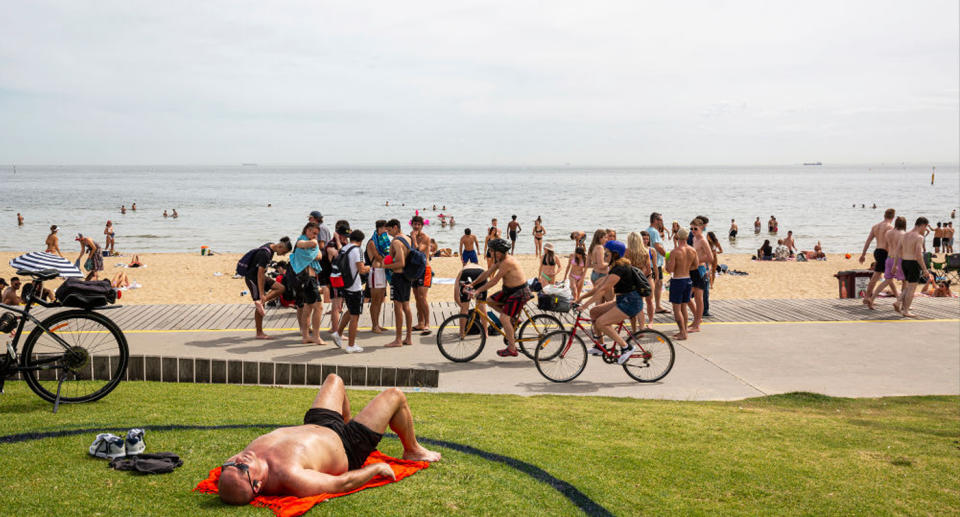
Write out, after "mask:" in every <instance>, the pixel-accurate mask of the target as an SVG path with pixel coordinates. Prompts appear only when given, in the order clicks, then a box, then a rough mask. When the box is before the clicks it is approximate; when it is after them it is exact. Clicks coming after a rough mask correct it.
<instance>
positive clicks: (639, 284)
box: [630, 266, 653, 298]
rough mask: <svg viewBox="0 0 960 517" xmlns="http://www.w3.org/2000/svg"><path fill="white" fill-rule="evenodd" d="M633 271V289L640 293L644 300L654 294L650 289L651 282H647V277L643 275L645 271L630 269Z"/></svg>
mask: <svg viewBox="0 0 960 517" xmlns="http://www.w3.org/2000/svg"><path fill="white" fill-rule="evenodd" d="M630 269H632V270H633V289H634V290H635V291H637V292H638V293H640V296H641V297H642V298H646V297H647V296H650V295H651V294H653V289H651V288H650V281H649V280H647V275H644V274H643V271H640V269H639V268H636V267H632V266H631V267H630Z"/></svg>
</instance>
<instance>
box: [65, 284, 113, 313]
mask: <svg viewBox="0 0 960 517" xmlns="http://www.w3.org/2000/svg"><path fill="white" fill-rule="evenodd" d="M55 294H56V297H57V301H58V302H60V304H61V305H64V306H66V307H83V308H91V307H103V306H104V305H110V304H111V303H113V302H115V301H117V290H116V289H114V288H113V286H112V285H110V281H109V280H97V281H93V280H91V281H89V282H88V281H85V280H80V279H79V278H68V279H66V280H65V281H64V282H63V284H62V285H61V286H60V287H58V288H57V291H56V293H55Z"/></svg>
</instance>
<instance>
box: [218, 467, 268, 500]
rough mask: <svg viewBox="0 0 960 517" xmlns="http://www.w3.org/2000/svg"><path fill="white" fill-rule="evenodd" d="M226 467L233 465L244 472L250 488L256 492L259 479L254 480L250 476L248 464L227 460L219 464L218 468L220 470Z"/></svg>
mask: <svg viewBox="0 0 960 517" xmlns="http://www.w3.org/2000/svg"><path fill="white" fill-rule="evenodd" d="M227 467H234V468H236V469H237V470H239V471H240V472H243V473H244V474H246V475H247V481H248V482H249V483H250V490H252V491H253V492H254V493H256V492H257V487H258V486H260V481H254V480H253V479H251V478H250V465H247V464H246V463H241V462H239V461H228V462H226V463H224V464H223V465H221V466H220V470H221V471H222V470H223V469H225V468H227Z"/></svg>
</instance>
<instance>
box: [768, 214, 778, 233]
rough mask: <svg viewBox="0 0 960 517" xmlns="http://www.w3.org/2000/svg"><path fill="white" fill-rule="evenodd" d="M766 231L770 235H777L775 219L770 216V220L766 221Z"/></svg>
mask: <svg viewBox="0 0 960 517" xmlns="http://www.w3.org/2000/svg"><path fill="white" fill-rule="evenodd" d="M767 231H768V232H770V233H777V218H776V217H774V216H772V215H771V216H770V220H769V221H767Z"/></svg>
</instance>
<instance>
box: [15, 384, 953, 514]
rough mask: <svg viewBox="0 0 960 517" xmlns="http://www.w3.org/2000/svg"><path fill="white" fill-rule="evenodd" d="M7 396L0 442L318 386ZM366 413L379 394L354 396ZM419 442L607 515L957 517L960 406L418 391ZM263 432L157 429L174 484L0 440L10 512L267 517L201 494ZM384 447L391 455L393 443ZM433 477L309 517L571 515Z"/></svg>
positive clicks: (193, 414) (457, 478)
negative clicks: (547, 478)
mask: <svg viewBox="0 0 960 517" xmlns="http://www.w3.org/2000/svg"><path fill="white" fill-rule="evenodd" d="M6 388H7V392H6V394H5V395H3V396H2V397H0V413H2V415H3V418H2V420H0V435H4V436H5V435H10V434H16V433H25V432H33V431H38V432H39V431H55V430H65V429H83V428H97V429H102V430H111V431H113V432H115V433H116V434H121V432H120V431H121V430H123V429H126V428H129V427H134V426H147V425H168V424H190V425H222V424H259V423H264V424H298V423H300V421H301V419H302V417H303V413H304V411H305V410H306V409H307V407H308V406H309V404H310V402H311V400H312V398H313V395H314V390H312V389H294V388H266V387H245V386H244V387H240V386H223V385H192V384H181V385H178V384H161V383H144V382H125V383H122V384H121V385H120V386H119V388H117V390H116V391H115V392H113V393H112V394H110V395H109V396H108V397H107V398H106V399H105V400H103V401H100V402H97V403H94V404H86V405H67V406H61V409H60V412H59V414H56V415H54V414H52V413H51V412H50V410H51V405H50V404H47V403H44V402H43V401H41V400H40V399H39V398H38V397H36V396H35V395H33V393H32V392H30V391H29V389H28V388H27V387H26V385H25V384H23V383H22V382H9V383H7V386H6ZM349 394H350V397H351V405H352V406H353V408H354V411H355V412H356V411H358V410H359V409H360V408H362V407H363V405H364V404H366V402H367V401H368V400H369V399H370V398H372V397H373V395H374V394H375V392H373V391H350V392H349ZM409 399H410V404H411V406H412V408H413V414H414V419H415V423H416V426H417V432H418V434H419V435H421V436H424V437H429V438H432V439H436V440H445V441H449V442H456V443H460V444H465V445H470V446H472V447H475V448H477V449H481V450H484V451H488V452H492V453H496V454H500V455H504V456H509V457H512V458H516V459H518V460H521V461H524V462H527V463H530V464H533V465H535V466H537V467H539V468H541V469H543V470H544V471H546V472H548V473H550V474H551V475H553V476H555V477H556V478H558V479H560V480H562V481H565V482H568V483H570V484H572V485H573V486H574V487H576V488H577V489H579V490H580V491H581V492H582V493H584V494H585V495H586V496H587V497H589V498H590V499H592V500H593V501H594V502H596V503H597V504H599V505H601V506H602V507H604V508H606V509H607V510H609V511H610V512H611V513H613V514H615V515H657V514H672V515H691V514H694V515H696V514H726V515H730V514H740V515H756V514H770V515H787V514H808V515H810V514H813V515H820V514H834V515H840V514H843V515H849V514H865V515H884V514H918V515H930V514H941V515H951V514H952V515H957V514H960V397H902V398H899V397H898V398H882V399H837V398H830V397H823V396H819V395H812V394H791V395H781V396H772V397H765V398H758V399H750V400H743V401H737V402H673V401H648V400H631V399H614V398H601V397H557V396H537V397H518V396H502V395H461V394H435V393H410V394H409ZM263 432H266V431H265V430H264V429H231V430H175V431H147V434H146V443H147V451H148V452H160V451H172V452H176V453H178V454H180V456H181V457H182V458H183V460H184V465H183V466H182V467H181V468H179V469H177V471H175V472H174V473H172V474H166V475H160V476H137V475H133V474H131V473H128V472H117V471H113V470H111V469H109V468H108V467H107V462H106V460H100V459H95V458H92V457H90V456H88V454H87V447H88V446H89V445H90V443H91V442H92V441H93V438H94V437H95V436H96V432H88V433H83V434H80V435H75V436H65V437H59V438H47V439H42V440H35V441H26V442H20V443H0V473H2V475H0V508H2V509H3V510H2V511H3V513H4V514H6V515H12V514H17V515H64V514H76V515H202V514H218V515H260V516H272V513H271V512H270V510H267V509H263V508H254V507H242V508H235V507H226V506H223V505H221V504H220V502H219V499H218V498H216V496H210V495H205V494H199V493H192V492H191V489H192V488H193V487H194V486H195V485H196V483H197V482H198V481H200V480H201V479H203V478H204V477H206V474H207V471H208V470H210V469H211V468H213V467H215V466H217V465H219V464H220V463H222V462H223V460H224V459H226V458H227V457H229V456H231V455H232V454H234V453H235V452H238V451H239V450H240V449H242V448H243V447H244V446H245V445H246V444H247V443H248V442H249V441H250V440H252V439H253V438H254V437H256V436H258V435H259V434H261V433H263ZM380 448H381V450H382V451H384V452H385V453H387V454H392V455H399V454H400V452H401V448H400V443H399V441H398V440H396V439H395V438H393V439H385V440H384V441H383V442H382V444H381V447H380ZM438 450H440V451H441V452H442V453H443V455H444V457H443V460H442V461H441V462H440V463H437V464H435V465H434V466H432V467H430V468H429V469H426V470H424V471H422V472H420V473H418V474H416V475H414V476H413V477H411V478H409V479H406V480H404V481H402V482H400V483H397V484H393V485H388V486H386V487H382V488H375V489H371V490H366V491H364V492H360V493H358V494H354V495H350V496H347V497H344V498H339V499H334V500H331V501H329V502H327V503H323V504H321V505H319V506H317V507H315V508H314V509H313V510H311V512H310V513H309V514H308V515H327V514H341V515H410V516H417V517H422V516H424V515H434V514H462V515H509V514H514V515H522V516H527V515H577V514H582V512H581V511H580V510H579V509H578V508H577V507H576V506H575V505H574V504H572V503H571V502H570V501H569V500H568V499H567V498H565V497H564V496H563V495H561V494H560V493H559V492H558V491H556V490H554V489H553V488H551V487H550V486H549V485H547V484H545V483H542V482H540V481H537V480H536V479H534V478H532V477H531V476H529V475H528V474H526V473H524V472H521V471H519V470H517V469H515V468H512V467H510V466H507V465H504V464H501V463H496V462H491V461H489V460H487V459H484V458H481V457H478V456H476V455H472V454H467V453H464V452H457V451H454V450H451V449H445V448H438Z"/></svg>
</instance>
